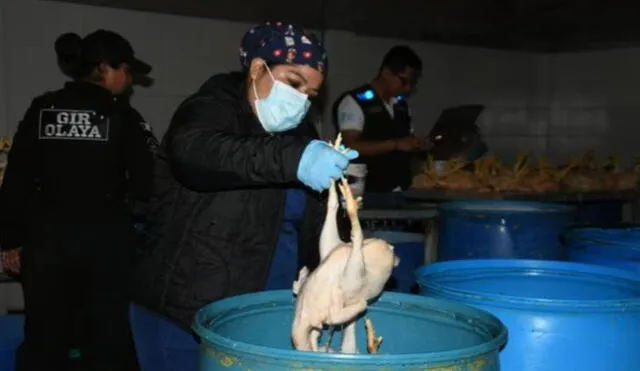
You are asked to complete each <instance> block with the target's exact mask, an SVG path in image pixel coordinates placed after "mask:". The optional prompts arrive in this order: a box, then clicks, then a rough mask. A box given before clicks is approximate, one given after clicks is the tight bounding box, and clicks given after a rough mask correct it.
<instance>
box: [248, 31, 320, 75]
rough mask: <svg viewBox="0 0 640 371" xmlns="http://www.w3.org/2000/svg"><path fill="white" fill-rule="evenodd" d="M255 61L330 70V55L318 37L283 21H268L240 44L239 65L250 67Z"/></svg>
mask: <svg viewBox="0 0 640 371" xmlns="http://www.w3.org/2000/svg"><path fill="white" fill-rule="evenodd" d="M254 58H262V59H264V60H265V61H267V62H272V63H273V62H275V63H291V64H301V65H307V66H310V67H313V68H315V69H317V70H318V71H320V72H321V73H323V74H324V73H325V72H326V70H327V52H326V50H325V49H324V47H323V46H322V44H321V43H320V41H318V39H317V37H316V36H315V35H313V34H312V33H308V32H306V31H305V30H303V29H299V28H297V27H295V26H294V25H292V24H285V23H282V22H265V23H264V24H262V25H260V26H257V27H254V28H252V29H250V30H249V31H247V33H246V34H245V35H244V37H243V38H242V43H241V45H240V63H241V64H242V66H243V67H245V68H246V67H249V65H250V64H251V61H252V60H253V59H254Z"/></svg>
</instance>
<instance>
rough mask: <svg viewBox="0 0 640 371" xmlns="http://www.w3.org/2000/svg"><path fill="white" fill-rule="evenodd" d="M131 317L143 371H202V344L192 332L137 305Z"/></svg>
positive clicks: (132, 310)
mask: <svg viewBox="0 0 640 371" xmlns="http://www.w3.org/2000/svg"><path fill="white" fill-rule="evenodd" d="M129 317H130V320H131V332H132V334H133V340H134V342H135V346H136V355H137V358H138V364H139V365H140V371H198V341H197V340H196V338H195V336H193V334H192V333H191V332H188V331H185V330H184V329H183V328H182V327H179V326H178V325H176V324H175V323H173V322H171V321H169V320H167V319H165V318H163V317H161V316H159V315H157V314H155V313H152V312H149V311H147V310H146V309H144V308H142V307H140V306H137V305H133V304H132V305H131V308H130V311H129Z"/></svg>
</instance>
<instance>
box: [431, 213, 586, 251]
mask: <svg viewBox="0 0 640 371" xmlns="http://www.w3.org/2000/svg"><path fill="white" fill-rule="evenodd" d="M438 209H439V215H440V218H439V227H438V231H439V232H438V260H457V259H486V258H522V259H543V260H558V259H560V258H561V257H562V244H561V243H560V236H561V234H562V233H563V231H564V229H565V228H566V227H567V226H568V225H569V224H570V223H571V222H572V220H573V218H574V214H575V207H573V206H567V205H562V204H549V203H539V202H514V201H464V202H447V203H442V204H440V205H438Z"/></svg>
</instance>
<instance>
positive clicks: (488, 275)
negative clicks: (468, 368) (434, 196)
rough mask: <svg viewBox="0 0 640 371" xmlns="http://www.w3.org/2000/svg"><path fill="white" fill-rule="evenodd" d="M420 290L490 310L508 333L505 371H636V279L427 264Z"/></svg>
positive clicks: (620, 273)
mask: <svg viewBox="0 0 640 371" xmlns="http://www.w3.org/2000/svg"><path fill="white" fill-rule="evenodd" d="M416 274H417V277H418V283H419V284H420V289H421V293H422V294H423V295H426V296H429V297H435V298H439V299H447V300H451V301H455V302H457V303H460V304H468V305H472V306H475V307H476V308H479V309H484V310H486V311H488V312H491V313H493V314H494V315H496V316H497V317H498V318H500V319H501V320H502V322H503V323H504V324H505V325H506V326H507V328H508V329H509V341H508V343H507V346H506V347H505V349H504V350H503V351H502V353H501V355H500V361H501V365H502V368H503V370H506V371H565V370H629V371H631V370H640V352H638V344H640V275H638V274H636V273H634V272H629V271H624V270H619V269H613V268H608V267H602V266H597V265H588V264H580V263H567V262H554V261H544V260H519V259H484V260H459V261H451V262H441V263H434V264H431V265H428V266H425V267H423V268H421V269H420V270H419V271H418V272H417V273H416Z"/></svg>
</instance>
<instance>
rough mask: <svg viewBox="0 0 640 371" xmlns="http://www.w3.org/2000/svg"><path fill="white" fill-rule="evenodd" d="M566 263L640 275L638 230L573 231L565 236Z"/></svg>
mask: <svg viewBox="0 0 640 371" xmlns="http://www.w3.org/2000/svg"><path fill="white" fill-rule="evenodd" d="M565 244H566V249H565V250H566V252H567V259H568V260H569V261H574V262H582V263H590V264H599V265H605V266H609V267H615V268H621V269H628V270H632V271H635V272H638V273H640V226H629V225H618V226H608V227H576V228H572V229H570V230H569V231H567V233H566V234H565Z"/></svg>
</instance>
